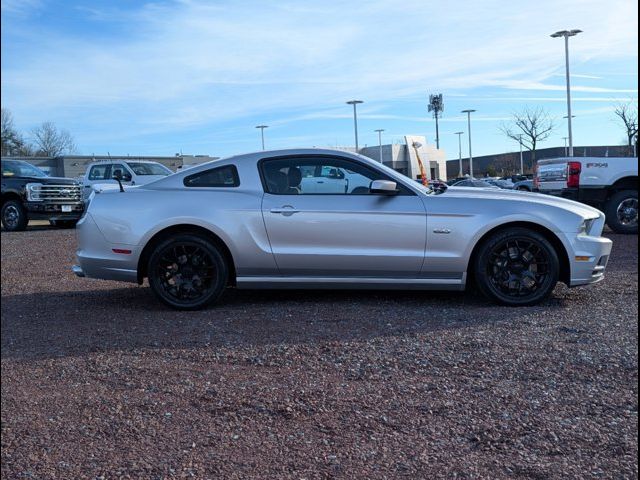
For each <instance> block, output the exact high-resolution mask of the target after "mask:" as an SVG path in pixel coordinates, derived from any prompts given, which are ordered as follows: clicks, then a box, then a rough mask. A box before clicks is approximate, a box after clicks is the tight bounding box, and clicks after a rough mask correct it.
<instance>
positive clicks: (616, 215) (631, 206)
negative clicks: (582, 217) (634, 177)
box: [605, 190, 638, 233]
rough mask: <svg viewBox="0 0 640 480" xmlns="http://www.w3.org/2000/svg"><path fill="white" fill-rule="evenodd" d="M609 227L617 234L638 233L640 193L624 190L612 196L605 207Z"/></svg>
mask: <svg viewBox="0 0 640 480" xmlns="http://www.w3.org/2000/svg"><path fill="white" fill-rule="evenodd" d="M605 214H606V217H607V225H609V227H610V228H611V230H613V231H614V232H616V233H638V192H637V191H635V190H623V191H621V192H617V193H615V194H613V195H612V196H611V198H610V199H609V200H608V202H607V205H606V207H605Z"/></svg>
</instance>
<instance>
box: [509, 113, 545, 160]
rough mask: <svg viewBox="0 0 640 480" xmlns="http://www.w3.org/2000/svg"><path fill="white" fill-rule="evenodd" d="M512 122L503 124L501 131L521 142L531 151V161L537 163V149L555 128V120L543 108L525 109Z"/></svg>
mask: <svg viewBox="0 0 640 480" xmlns="http://www.w3.org/2000/svg"><path fill="white" fill-rule="evenodd" d="M512 117H513V118H512V120H511V122H510V123H508V124H502V125H501V126H500V130H501V131H502V133H504V134H505V135H506V136H507V137H509V138H511V139H513V140H515V141H516V142H519V141H520V139H521V138H522V145H523V146H524V147H525V148H526V149H527V150H530V151H531V161H532V162H535V161H536V148H537V146H538V144H539V143H541V142H544V141H545V140H546V139H547V138H549V136H550V135H551V133H552V132H553V129H554V128H555V125H554V123H553V120H552V119H551V117H550V116H549V114H548V113H547V112H546V111H545V110H544V109H543V108H536V109H530V108H525V109H524V110H523V111H521V112H516V113H513V114H512Z"/></svg>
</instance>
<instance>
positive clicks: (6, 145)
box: [0, 108, 33, 155]
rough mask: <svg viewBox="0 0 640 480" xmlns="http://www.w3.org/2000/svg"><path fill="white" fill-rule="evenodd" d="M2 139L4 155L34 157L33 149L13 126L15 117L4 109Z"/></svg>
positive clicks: (0, 125) (1, 127)
mask: <svg viewBox="0 0 640 480" xmlns="http://www.w3.org/2000/svg"><path fill="white" fill-rule="evenodd" d="M0 137H1V141H2V155H32V154H33V149H32V148H31V145H29V144H28V143H27V142H26V141H25V140H24V138H23V137H22V135H21V134H20V132H18V130H17V129H16V128H15V125H14V124H13V115H12V114H11V112H10V111H9V110H8V109H6V108H3V109H2V118H1V120H0Z"/></svg>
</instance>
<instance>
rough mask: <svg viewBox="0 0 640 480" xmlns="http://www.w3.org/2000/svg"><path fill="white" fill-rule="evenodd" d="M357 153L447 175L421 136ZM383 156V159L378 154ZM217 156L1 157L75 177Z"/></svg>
mask: <svg viewBox="0 0 640 480" xmlns="http://www.w3.org/2000/svg"><path fill="white" fill-rule="evenodd" d="M338 150H344V151H351V152H353V151H355V149H354V148H353V147H338ZM358 151H359V153H360V154H362V155H365V156H367V157H369V158H372V159H373V160H377V161H380V160H382V163H383V164H384V165H386V166H388V167H391V168H393V169H394V170H396V171H398V172H400V173H402V174H404V175H406V176H408V177H410V178H414V179H416V178H419V175H420V166H419V162H418V159H420V161H421V162H422V164H423V166H424V168H425V170H426V173H427V175H428V176H429V178H442V179H444V178H445V176H446V172H447V169H446V165H447V164H446V156H445V152H444V150H438V149H436V148H435V146H433V145H428V144H427V142H426V139H425V137H423V136H409V135H407V136H405V137H404V143H398V144H388V145H382V147H380V146H375V147H364V148H360V149H359V150H358ZM381 153H382V157H381V156H380V154H381ZM217 158H219V157H212V156H209V155H178V154H176V155H175V156H173V157H161V156H158V157H154V156H140V155H125V156H122V155H120V156H118V155H111V156H109V155H61V156H58V157H17V156H12V157H2V159H3V160H5V159H13V160H24V161H25V162H29V163H31V164H32V165H35V166H36V167H38V168H40V169H41V170H43V171H44V172H45V173H46V174H48V175H50V176H52V177H67V178H78V177H82V176H84V173H85V171H86V170H87V167H88V165H89V164H90V163H93V162H99V161H105V162H106V161H110V162H115V161H120V162H123V161H124V162H126V161H129V162H132V161H140V160H146V161H153V162H158V163H161V164H163V165H164V166H166V167H168V168H169V169H171V170H173V171H177V170H179V169H181V168H182V167H189V166H193V165H199V164H201V163H205V162H209V161H211V160H215V159H217Z"/></svg>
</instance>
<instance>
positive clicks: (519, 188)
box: [517, 187, 531, 192]
mask: <svg viewBox="0 0 640 480" xmlns="http://www.w3.org/2000/svg"><path fill="white" fill-rule="evenodd" d="M517 190H520V191H521V192H530V191H531V189H530V188H528V187H518V188H517Z"/></svg>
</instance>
